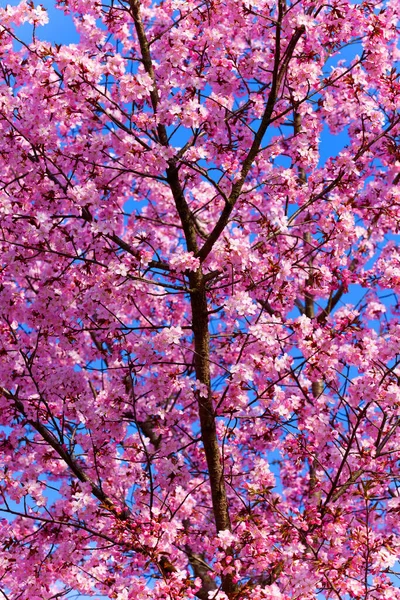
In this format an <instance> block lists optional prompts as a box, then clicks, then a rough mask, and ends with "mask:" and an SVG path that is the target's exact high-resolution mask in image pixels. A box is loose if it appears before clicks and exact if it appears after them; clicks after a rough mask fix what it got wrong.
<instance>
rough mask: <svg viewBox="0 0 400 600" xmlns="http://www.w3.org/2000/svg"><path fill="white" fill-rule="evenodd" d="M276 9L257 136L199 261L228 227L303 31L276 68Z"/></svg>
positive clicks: (277, 47)
mask: <svg viewBox="0 0 400 600" xmlns="http://www.w3.org/2000/svg"><path fill="white" fill-rule="evenodd" d="M279 6H280V18H279V20H278V23H277V30H276V42H275V63H274V72H273V78H272V85H271V91H270V93H269V96H268V101H267V104H266V107H265V111H264V115H263V117H262V119H261V124H260V127H259V128H258V130H257V133H256V134H255V136H254V140H253V143H252V145H251V147H250V149H249V151H248V153H247V156H246V158H245V159H244V161H243V165H242V169H241V172H240V177H239V179H238V180H237V181H236V182H235V183H234V184H233V186H232V190H231V193H230V195H229V198H228V199H227V201H226V203H225V206H224V208H223V210H222V212H221V215H220V217H219V219H218V221H217V223H216V225H215V227H214V229H213V230H212V232H211V233H210V235H209V236H208V239H207V241H206V242H205V243H204V245H203V246H202V248H201V249H200V250H199V252H198V253H197V256H198V258H200V260H201V261H202V262H203V261H204V260H205V259H206V258H207V256H208V255H209V254H210V252H211V250H212V248H213V246H214V244H215V243H216V241H217V240H218V238H219V236H220V235H221V233H222V231H223V230H224V229H225V227H226V225H227V224H228V221H229V217H230V215H231V213H232V211H233V208H234V206H235V204H236V202H237V200H238V198H239V196H240V193H241V191H242V189H243V185H244V183H245V181H246V177H247V175H248V173H249V171H250V169H251V167H252V165H253V162H254V159H255V157H256V155H257V153H258V151H259V149H260V146H261V143H262V140H263V137H264V135H265V133H266V131H267V129H268V127H269V125H270V123H271V117H272V114H273V111H274V107H275V103H276V100H277V97H278V93H279V88H280V86H281V83H282V80H283V77H284V75H285V73H286V70H287V67H288V65H289V62H290V60H291V58H292V56H293V52H294V50H295V48H296V45H297V43H298V41H299V39H300V38H301V36H302V35H303V33H304V31H305V30H304V27H299V28H298V29H296V30H295V32H294V34H293V36H292V39H291V40H290V42H289V44H288V47H287V48H286V51H285V53H284V56H283V59H282V64H281V65H279V63H280V43H281V40H280V32H281V22H282V18H283V11H282V3H281V2H280V3H279Z"/></svg>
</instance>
